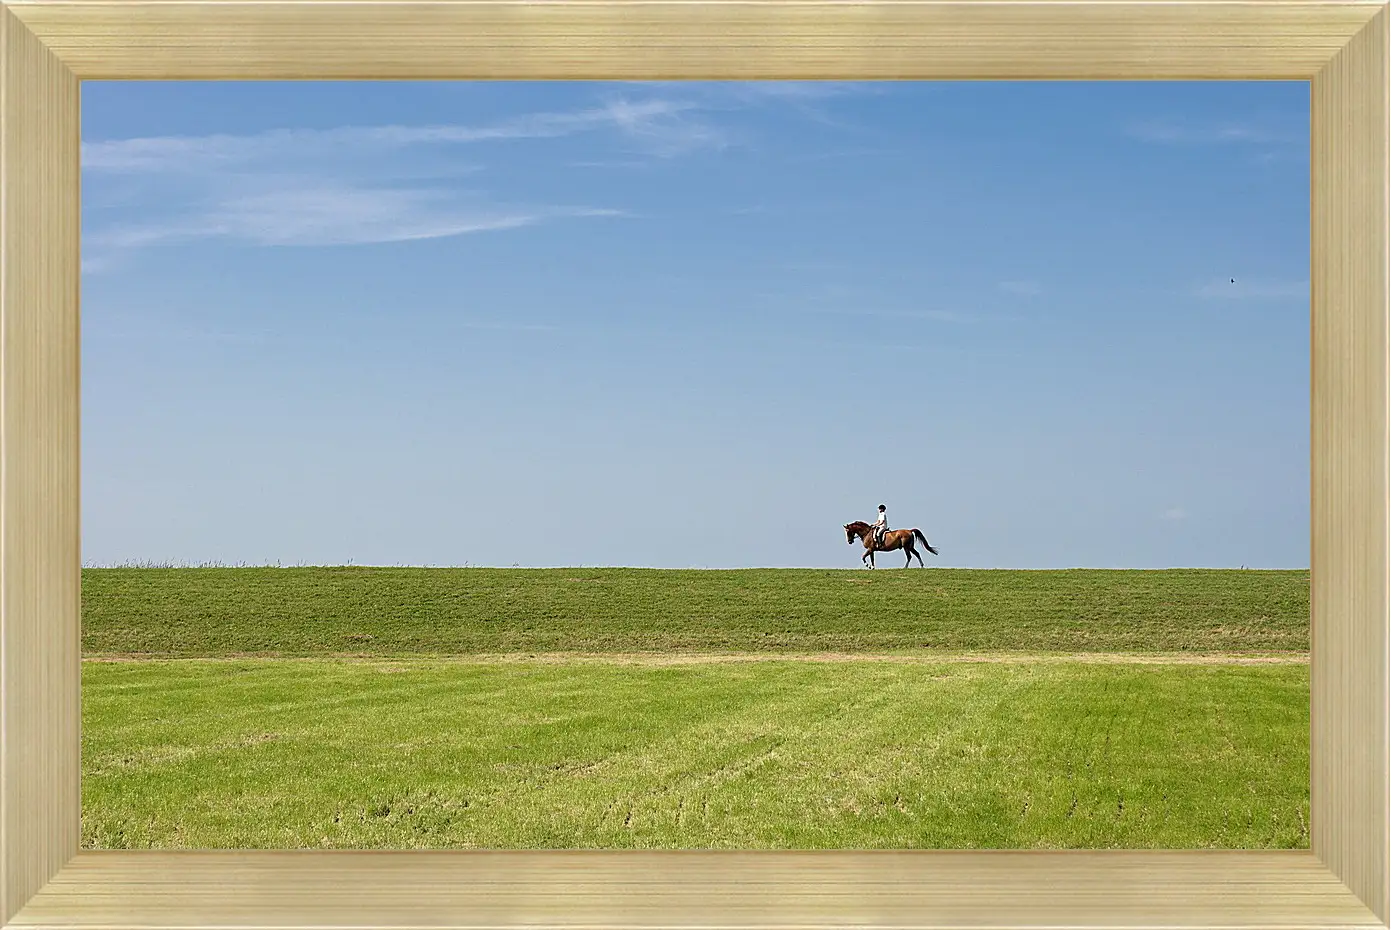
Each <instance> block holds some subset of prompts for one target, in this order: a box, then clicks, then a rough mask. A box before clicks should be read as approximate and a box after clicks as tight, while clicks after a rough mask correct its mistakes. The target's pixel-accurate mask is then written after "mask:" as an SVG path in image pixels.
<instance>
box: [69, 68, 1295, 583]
mask: <svg viewBox="0 0 1391 930" xmlns="http://www.w3.org/2000/svg"><path fill="white" fill-rule="evenodd" d="M82 118H83V139H84V147H83V173H82V184H83V283H82V287H83V295H82V296H83V307H82V312H83V324H82V328H83V366H84V367H83V474H82V481H83V505H82V506H83V558H84V561H85V562H86V563H88V564H116V563H122V562H131V561H154V562H173V563H180V564H185V563H199V562H209V561H212V562H222V563H228V564H237V563H252V564H266V563H272V564H273V563H276V562H279V563H281V564H286V565H293V564H344V563H347V562H349V561H351V562H352V563H354V564H379V565H395V564H408V565H410V564H413V565H425V564H429V565H462V564H471V565H500V566H507V565H513V564H517V565H522V566H548V565H590V566H594V565H637V566H654V567H711V568H714V567H746V566H808V567H854V566H856V565H858V562H859V558H858V555H857V554H856V552H855V551H854V550H852V549H851V548H850V547H848V546H847V545H846V542H845V535H844V532H843V531H842V530H841V524H843V523H846V522H849V521H851V520H854V519H865V520H870V519H872V518H873V515H874V511H875V509H876V507H877V505H878V504H880V503H885V504H887V505H888V512H889V520H890V523H891V525H893V526H895V527H911V526H917V527H920V528H921V529H922V530H923V531H924V532H925V533H926V535H927V536H928V538H929V539H930V540H932V542H933V544H934V545H936V546H938V547H939V548H940V549H941V556H940V557H939V558H937V559H935V560H934V559H933V558H932V557H931V556H927V560H928V562H929V565H940V566H946V567H977V568H994V567H1015V568H1058V567H1075V566H1086V567H1101V568H1112V567H1114V568H1148V567H1168V566H1202V567H1235V566H1239V565H1246V566H1250V567H1258V568H1295V567H1307V565H1308V527H1309V508H1308V481H1309V468H1308V463H1309V397H1308V388H1309V362H1308V354H1309V342H1308V339H1309V331H1308V269H1309V258H1308V256H1309V195H1308V191H1309V187H1308V184H1309V164H1308V151H1309V146H1308V85H1307V84H1302V83H1293V82H1292V83H1191V84H1168V83H1143V84H1140V83H1137V84H1090V83H1040V84H1016V83H962V84H936V83H888V84H842V83H820V82H814V83H782V84H757V83H755V84H731V83H719V84H685V83H650V84H593V83H515V84H514V83H473V82H469V83H438V84H436V83H426V84H412V83H365V84H364V83H341V84H340V83H110V82H88V83H84V85H83V114H82ZM1233 279H1234V282H1233ZM898 558H899V555H898V554H897V553H894V554H891V555H888V556H885V557H881V565H891V566H897V565H898V564H900V563H899V562H898Z"/></svg>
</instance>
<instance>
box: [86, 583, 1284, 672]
mask: <svg viewBox="0 0 1391 930" xmlns="http://www.w3.org/2000/svg"><path fill="white" fill-rule="evenodd" d="M82 590H83V612H82V621H83V630H82V643H83V649H84V651H85V652H87V653H89V654H93V655H136V654H144V655H158V656H186V657H216V656H227V655H264V656H325V655H469V654H479V653H517V652H670V651H673V650H679V651H695V652H709V651H730V652H764V651H777V652H826V651H829V652H901V651H911V652H922V651H923V650H935V651H990V652H998V651H1019V652H1065V653H1078V652H1280V651H1296V652H1307V651H1308V649H1309V573H1308V572H1307V571H1292V572H1258V571H1163V572H1161V571H1154V572H1142V571H1133V572H1131V571H1058V572H1032V571H1031V572H1024V571H966V570H951V569H947V570H942V569H934V570H930V571H927V570H916V569H915V570H895V569H880V570H876V571H874V572H869V571H863V570H851V571H812V570H750V571H657V570H636V569H632V570H630V569H590V570H583V569H557V570H550V569H523V570H518V569H484V568H466V569H410V568H406V569H391V568H388V569H376V568H285V569H278V568H270V569H225V568H214V569H87V570H85V571H84V572H83V574H82Z"/></svg>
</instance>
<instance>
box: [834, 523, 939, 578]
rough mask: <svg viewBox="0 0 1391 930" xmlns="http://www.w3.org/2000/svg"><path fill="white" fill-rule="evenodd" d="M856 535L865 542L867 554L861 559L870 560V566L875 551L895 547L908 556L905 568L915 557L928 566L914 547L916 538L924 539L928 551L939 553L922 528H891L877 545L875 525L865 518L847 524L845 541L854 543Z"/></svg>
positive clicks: (920, 563)
mask: <svg viewBox="0 0 1391 930" xmlns="http://www.w3.org/2000/svg"><path fill="white" fill-rule="evenodd" d="M856 537H858V538H859V540H860V541H861V542H862V543H864V544H865V554H864V555H862V556H860V561H861V562H864V561H866V560H868V562H869V567H870V568H873V567H874V553H875V552H893V551H894V550H895V549H902V550H903V551H904V553H905V554H906V555H907V556H908V561H907V562H906V563H904V565H903V567H904V568H907V567H908V566H909V565H912V564H913V559H914V558H916V559H917V560H918V564H919V565H922V567H923V568H926V567H927V566H926V565H923V557H922V556H920V555H918V550H917V549H915V548H913V540H914V538H917V539H920V540H922V544H923V548H925V549H926V550H927V551H928V552H931V553H932V554H933V555H936V554H937V550H936V549H934V548H932V543H930V542H928V541H927V537H926V536H924V535H923V533H922V530H920V529H918V528H916V527H914V528H913V529H911V530H889V531H888V532H887V533H885V534H884V541H883V542H882V543H880V544H879V545H875V543H874V527H872V526H870V525H869V524H868V523H866V522H865V521H863V520H856V521H855V522H854V523H847V524H845V542H846V543H847V544H853V543H854V542H855V539H856Z"/></svg>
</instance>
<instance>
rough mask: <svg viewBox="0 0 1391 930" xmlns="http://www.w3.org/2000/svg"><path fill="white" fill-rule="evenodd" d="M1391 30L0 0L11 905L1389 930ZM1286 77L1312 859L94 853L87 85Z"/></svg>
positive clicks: (206, 913) (391, 920) (883, 3)
mask: <svg viewBox="0 0 1391 930" xmlns="http://www.w3.org/2000/svg"><path fill="white" fill-rule="evenodd" d="M1388 22H1391V14H1388V8H1387V5H1386V3H1385V2H1360V0H1351V2H1349V0H1323V2H1305V0H1228V2H1205V0H1168V2H1130V0H1119V2H1116V0H1092V2H1064V0H1033V2H1026V0H957V2H936V0H702V2H691V0H551V2H527V0H456V2H451V0H340V2H326V0H201V2H199V0H0V752H3V757H0V924H3V925H4V926H11V925H12V926H15V927H53V928H57V927H69V928H85V927H92V928H96V927H106V928H116V927H120V928H144V927H214V926H216V927H221V928H242V927H245V928H259V927H266V928H269V927H276V928H290V927H350V926H351V927H425V926H430V927H444V926H450V927H483V926H516V925H519V924H525V925H528V926H556V927H559V926H570V927H580V926H584V927H599V926H601V925H602V926H625V927H627V926H644V925H662V926H688V927H715V926H731V927H733V926H739V927H753V926H774V925H776V926H783V927H792V926H796V927H813V926H827V927H830V926H845V925H855V926H860V927H868V926H874V927H889V926H893V927H900V926H934V927H948V926H952V927H956V926H968V925H969V926H990V927H1045V926H1046V927H1064V926H1067V927H1072V926H1089V927H1090V926H1098V927H1099V926H1115V927H1141V926H1143V927H1149V928H1153V927H1180V926H1182V927H1203V928H1214V927H1257V926H1261V927H1335V926H1336V927H1352V926H1359V927H1360V926H1383V927H1384V926H1387V924H1388V909H1389V908H1391V900H1389V897H1391V880H1389V879H1388V874H1389V873H1388V870H1391V856H1388V838H1389V837H1391V829H1389V827H1388V813H1389V812H1391V795H1389V794H1388V786H1391V781H1388V745H1391V743H1389V741H1388V724H1387V721H1388V712H1387V701H1388V697H1391V692H1389V691H1388V667H1391V661H1389V659H1391V653H1388V647H1389V646H1391V637H1388V617H1389V616H1391V614H1389V613H1388V607H1389V606H1391V585H1389V584H1388V575H1389V574H1391V565H1389V564H1388V559H1391V535H1389V534H1388V528H1389V527H1391V519H1389V518H1388V503H1389V502H1391V501H1389V499H1388V491H1389V490H1391V472H1389V471H1388V469H1389V468H1391V447H1389V446H1388V441H1389V440H1391V419H1389V418H1391V395H1388V391H1389V390H1391V341H1389V340H1391V326H1389V325H1388V323H1391V312H1389V311H1391V305H1388V277H1387V276H1388V266H1391V253H1389V252H1388V248H1389V247H1391V230H1389V229H1388V215H1389V214H1391V206H1389V205H1388V189H1391V184H1388V169H1387V154H1388V149H1391V140H1389V139H1388V127H1391V114H1389V112H1388V97H1389V96H1391V95H1389V94H1388V70H1387V62H1388V54H1389V53H1391V47H1389V44H1388ZM208 78H240V79H255V78H281V79H300V78H302V79H346V78H401V79H410V78H432V79H446V78H464V79H498V78H557V79H591V78H594V79H601V78H608V79H615V78H619V79H634V78H668V79H681V78H740V79H758V78H784V79H786V78H840V79H873V78H885V79H894V78H904V79H950V78H1016V79H1070V80H1088V79H1092V80H1095V79H1155V78H1165V79H1195V80H1202V79H1253V80H1255V79H1277V78H1278V79H1293V80H1308V81H1309V82H1310V85H1311V107H1312V123H1311V126H1312V149H1311V157H1312V167H1311V177H1312V228H1311V234H1312V268H1311V280H1312V352H1313V358H1312V384H1311V390H1312V395H1311V396H1312V421H1313V425H1312V463H1311V464H1312V498H1311V507H1312V511H1311V537H1312V538H1311V553H1312V555H1311V563H1312V564H1311V568H1312V579H1313V592H1312V645H1311V694H1310V701H1311V732H1312V740H1311V775H1310V779H1311V849H1310V850H1308V851H1289V852H1240V851H1227V852H1197V851H1189V852H1124V851H1108V852H1091V851H1087V852H976V853H972V852H945V851H942V852H938V851H922V852H909V853H897V852H863V853H854V852H820V853H795V852H786V853H752V852H749V853H741V852H720V853H715V852H711V853H690V852H666V853H662V852H651V853H643V852H535V853H520V852H518V853H512V852H491V853H490V852H473V853H469V852H460V853H411V852H402V853H371V852H338V853H331V852H330V853H324V852H293V853H291V852H286V853H266V852H260V853H257V852H228V853H199V852H188V853H143V854H142V853H118V852H79V850H78V846H79V817H80V790H79V775H80V760H79V749H80V732H79V725H80V706H79V684H80V645H79V637H78V629H79V586H80V575H79V564H80V552H79V539H80V524H79V519H78V513H79V511H78V507H79V488H78V453H79V448H78V443H79V418H78V414H79V403H78V397H79V393H78V378H79V365H78V361H79V358H78V356H79V352H78V346H79V328H78V302H79V300H78V279H79V260H78V228H79V209H78V189H79V164H78V157H79V105H78V104H79V88H80V82H81V81H82V80H83V79H148V80H159V79H208Z"/></svg>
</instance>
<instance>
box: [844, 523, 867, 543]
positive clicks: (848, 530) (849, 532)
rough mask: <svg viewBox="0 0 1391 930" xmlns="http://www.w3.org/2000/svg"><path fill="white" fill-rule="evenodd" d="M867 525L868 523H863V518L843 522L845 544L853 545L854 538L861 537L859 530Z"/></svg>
mask: <svg viewBox="0 0 1391 930" xmlns="http://www.w3.org/2000/svg"><path fill="white" fill-rule="evenodd" d="M867 526H869V524H868V523H865V522H864V521H863V520H856V521H855V522H854V523H847V524H845V542H846V544H847V545H853V544H854V542H855V540H856V539H859V538H861V537H860V532H861V531H862V530H863V529H864V528H865V527H867Z"/></svg>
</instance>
